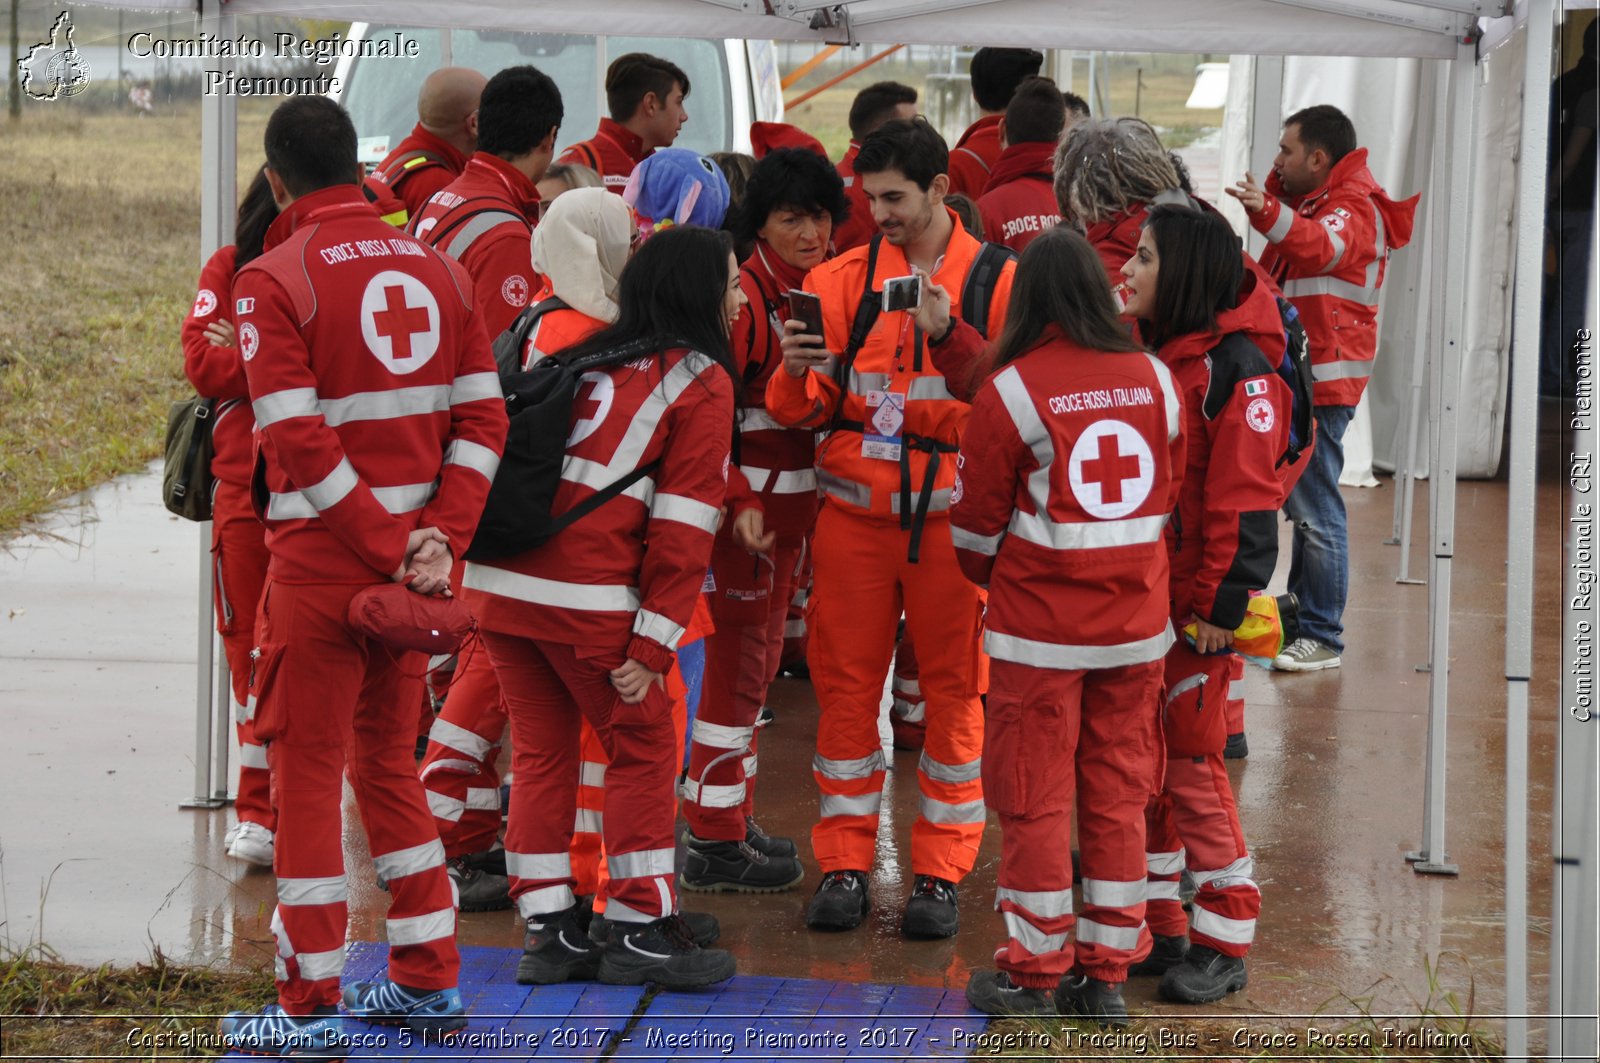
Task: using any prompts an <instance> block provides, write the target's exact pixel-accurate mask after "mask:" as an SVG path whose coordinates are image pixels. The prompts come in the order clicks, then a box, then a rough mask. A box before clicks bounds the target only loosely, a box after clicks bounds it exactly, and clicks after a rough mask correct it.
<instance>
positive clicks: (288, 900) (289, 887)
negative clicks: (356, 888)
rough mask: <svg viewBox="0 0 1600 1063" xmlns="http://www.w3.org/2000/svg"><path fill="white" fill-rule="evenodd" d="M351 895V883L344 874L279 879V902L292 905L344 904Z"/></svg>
mask: <svg viewBox="0 0 1600 1063" xmlns="http://www.w3.org/2000/svg"><path fill="white" fill-rule="evenodd" d="M349 896H350V891H349V885H348V882H347V880H346V879H345V876H343V875H329V876H328V877H327V878H280V879H278V903H279V904H284V905H288V906H290V907H300V906H302V905H309V904H343V903H344V902H345V901H346V900H348V899H349Z"/></svg>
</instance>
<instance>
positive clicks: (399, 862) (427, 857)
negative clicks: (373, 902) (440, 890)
mask: <svg viewBox="0 0 1600 1063" xmlns="http://www.w3.org/2000/svg"><path fill="white" fill-rule="evenodd" d="M372 866H373V867H376V868H377V869H378V877H379V878H382V879H385V880H387V881H389V882H393V881H394V880H395V879H397V878H405V877H406V876H407V875H415V874H418V873H419V872H422V871H428V870H430V869H432V868H435V867H443V866H444V845H443V843H441V842H440V841H439V839H438V838H435V839H433V841H431V842H423V843H422V844H421V845H413V846H411V848H409V849H398V850H396V851H395V852H392V853H384V854H383V855H382V856H374V857H373V858H372Z"/></svg>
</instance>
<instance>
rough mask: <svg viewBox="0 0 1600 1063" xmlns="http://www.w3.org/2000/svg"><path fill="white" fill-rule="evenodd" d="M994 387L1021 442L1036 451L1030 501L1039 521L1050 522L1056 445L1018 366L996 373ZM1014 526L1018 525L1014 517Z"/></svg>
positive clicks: (1031, 478)
mask: <svg viewBox="0 0 1600 1063" xmlns="http://www.w3.org/2000/svg"><path fill="white" fill-rule="evenodd" d="M994 386H995V390H996V391H997V392H998V393H999V395H1000V401H1001V403H1002V404H1003V405H1004V406H1005V409H1006V413H1007V414H1009V415H1010V416H1011V425H1012V427H1013V428H1015V429H1016V430H1017V437H1018V438H1019V439H1021V440H1022V444H1023V446H1025V447H1027V448H1028V449H1029V450H1031V451H1032V452H1033V460H1034V461H1035V462H1036V463H1037V464H1038V466H1039V467H1038V468H1037V469H1035V470H1033V472H1031V473H1029V474H1028V498H1029V499H1031V500H1032V502H1033V509H1034V513H1035V514H1037V515H1038V516H1037V518H1036V519H1037V520H1040V521H1048V520H1049V517H1048V516H1047V514H1049V512H1050V467H1051V466H1052V465H1053V464H1055V460H1056V447H1055V443H1054V442H1052V441H1051V439H1050V432H1049V430H1048V429H1046V428H1045V426H1044V422H1043V421H1041V420H1040V419H1039V411H1038V409H1037V408H1036V407H1035V406H1034V405H1033V397H1032V396H1031V395H1029V394H1028V388H1027V386H1026V385H1025V384H1023V382H1022V374H1021V373H1019V372H1017V367H1016V366H1015V365H1008V366H1006V367H1005V368H1004V369H1002V370H1001V371H1000V372H998V373H996V374H995V375H994ZM1012 524H1013V526H1015V525H1016V520H1015V518H1014V517H1013V520H1012Z"/></svg>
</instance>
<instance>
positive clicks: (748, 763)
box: [744, 753, 760, 779]
mask: <svg viewBox="0 0 1600 1063" xmlns="http://www.w3.org/2000/svg"><path fill="white" fill-rule="evenodd" d="M759 759H760V758H758V757H757V756H756V755H755V754H754V753H752V754H750V755H749V756H748V757H745V758H744V777H745V778H746V779H754V778H755V777H756V768H757V767H758V766H759Z"/></svg>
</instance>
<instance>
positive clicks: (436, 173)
mask: <svg viewBox="0 0 1600 1063" xmlns="http://www.w3.org/2000/svg"><path fill="white" fill-rule="evenodd" d="M466 167H467V157H466V156H465V155H463V154H461V152H459V151H457V150H456V148H455V145H453V144H448V143H446V142H445V141H443V140H440V139H439V138H438V137H436V136H434V135H433V134H432V133H430V132H428V131H427V130H426V129H424V128H422V123H420V122H419V123H417V125H416V126H415V127H414V128H413V129H412V130H411V134H410V135H409V136H407V137H406V138H405V139H404V140H402V141H401V142H400V143H399V144H397V145H395V149H394V150H393V151H391V152H389V154H387V155H385V156H384V158H383V161H382V162H380V163H378V165H377V167H376V168H375V169H374V170H373V171H372V173H370V174H368V175H367V179H366V181H365V183H364V191H365V192H366V195H367V199H368V200H369V201H371V202H373V203H378V202H380V201H381V200H382V199H383V197H385V196H392V197H394V198H395V199H398V200H399V201H400V202H401V203H402V204H404V205H405V211H406V216H405V217H403V218H400V219H399V220H398V221H394V222H392V224H396V225H399V226H404V225H405V224H406V222H407V221H409V220H410V219H411V217H413V216H414V215H416V214H418V213H420V212H421V210H422V205H423V204H424V203H426V202H428V200H429V199H430V198H431V197H432V196H433V194H434V193H435V192H439V191H442V190H443V189H444V187H445V186H446V185H448V184H449V183H450V182H451V181H454V180H455V179H456V178H457V177H459V176H461V171H462V170H464V169H466ZM380 213H383V212H382V211H381V210H380ZM384 220H385V221H390V219H389V218H388V217H385V219H384Z"/></svg>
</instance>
